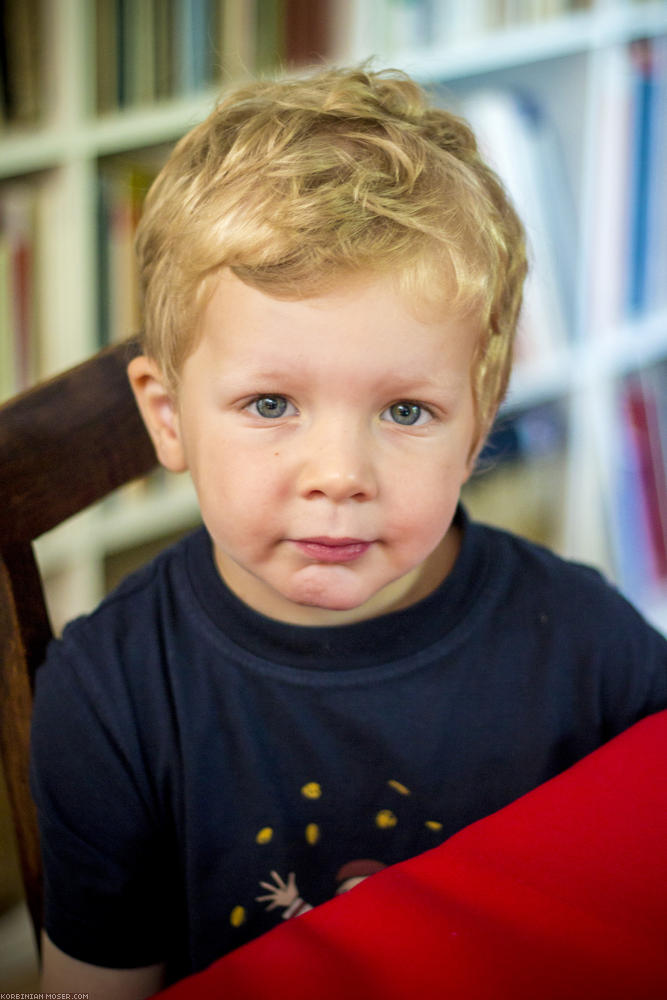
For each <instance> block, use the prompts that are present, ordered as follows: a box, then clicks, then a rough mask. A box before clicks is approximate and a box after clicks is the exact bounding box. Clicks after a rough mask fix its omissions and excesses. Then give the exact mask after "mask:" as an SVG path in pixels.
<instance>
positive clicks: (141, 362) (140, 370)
mask: <svg viewBox="0 0 667 1000" xmlns="http://www.w3.org/2000/svg"><path fill="white" fill-rule="evenodd" d="M127 375H128V378H129V380H130V385H131V386H132V392H133V393H134V398H135V399H136V401H137V406H138V407H139V411H140V413H141V416H142V418H143V421H144V423H145V425H146V430H147V431H148V433H149V434H150V436H151V440H152V441H153V444H154V446H155V451H156V453H157V457H158V459H159V461H160V463H161V464H162V465H164V467H165V469H168V470H169V471H170V472H184V471H185V470H186V469H187V467H188V466H187V461H186V458H185V451H184V449H183V443H182V440H181V428H180V422H179V419H178V412H177V409H176V404H175V401H174V399H173V396H172V394H171V393H170V392H169V391H168V390H167V388H166V385H165V382H164V377H163V375H162V372H161V371H160V368H159V367H158V365H157V364H156V363H155V362H154V361H153V360H152V359H151V358H147V357H146V356H145V355H143V354H141V355H139V356H138V357H136V358H133V359H132V361H130V363H129V365H128V366H127Z"/></svg>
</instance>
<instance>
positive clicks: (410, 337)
mask: <svg viewBox="0 0 667 1000" xmlns="http://www.w3.org/2000/svg"><path fill="white" fill-rule="evenodd" d="M396 285H397V281H396V277H395V276H393V275H384V276H377V275H360V276H356V277H355V279H354V280H353V281H351V282H350V283H349V284H348V283H340V284H336V285H334V286H333V287H330V288H329V289H328V290H327V291H326V292H325V293H321V294H319V295H317V294H315V295H311V296H304V297H303V298H295V297H289V298H287V297H276V296H273V295H271V294H269V293H268V292H267V291H266V290H265V289H258V288H255V287H253V286H252V285H249V284H247V283H245V282H242V281H240V279H238V278H237V277H236V276H235V275H233V274H232V273H231V272H227V273H226V274H223V275H221V276H220V280H219V282H218V285H217V287H216V289H215V292H214V294H213V296H212V298H211V300H210V302H209V306H208V309H207V314H206V317H205V321H204V324H203V329H202V339H203V341H204V343H203V344H202V346H203V348H204V350H203V354H204V356H205V357H207V358H208V361H209V362H210V364H209V367H210V368H211V370H213V369H215V379H216V382H220V383H221V384H222V383H225V382H227V381H230V382H231V381H235V380H237V379H238V376H239V373H242V374H243V375H245V376H247V379H248V380H249V381H250V380H252V381H254V382H256V383H257V384H261V385H262V386H263V387H265V388H266V387H267V386H269V387H270V386H273V387H274V388H275V387H276V386H278V385H281V386H289V385H295V386H296V385H297V383H300V382H301V383H303V382H304V381H306V380H309V379H316V380H318V381H319V380H321V379H322V378H323V375H322V373H323V372H324V373H325V375H326V374H327V373H330V374H331V378H332V379H333V378H337V379H339V380H340V383H339V384H340V387H341V391H343V390H344V388H345V385H344V384H343V383H345V384H347V383H349V385H348V386H347V387H348V388H350V387H351V386H352V385H355V386H358V388H359V389H360V390H362V391H366V390H375V389H377V390H384V389H385V388H386V389H387V390H390V391H391V392H392V393H394V394H396V395H400V394H401V393H402V392H405V393H406V394H414V393H416V392H417V391H418V390H421V391H428V390H429V389H431V388H433V389H436V388H437V389H439V390H440V391H442V390H443V389H447V388H449V387H451V390H452V391H453V392H454V391H458V389H459V387H460V385H461V384H462V383H463V382H465V381H467V376H468V374H469V366H470V363H471V360H472V353H473V350H474V345H475V341H476V337H475V332H474V330H473V329H472V327H471V325H470V324H469V323H467V322H465V321H462V320H461V319H459V318H457V317H456V316H453V315H452V314H451V312H449V313H448V311H447V309H446V308H443V309H441V310H435V309H429V310H428V311H426V312H422V311H421V310H417V309H413V308H410V307H409V302H406V301H405V300H404V296H403V295H402V294H401V293H400V291H399V290H398V289H397V287H396ZM362 387H363V389H362Z"/></svg>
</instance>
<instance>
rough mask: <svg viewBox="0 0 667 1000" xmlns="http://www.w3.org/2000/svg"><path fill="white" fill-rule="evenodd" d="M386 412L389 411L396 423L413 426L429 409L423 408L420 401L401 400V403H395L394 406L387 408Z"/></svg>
mask: <svg viewBox="0 0 667 1000" xmlns="http://www.w3.org/2000/svg"><path fill="white" fill-rule="evenodd" d="M385 413H389V415H390V418H391V420H393V421H394V423H395V424H401V425H402V426H403V427H412V426H413V425H414V424H416V423H418V422H419V421H420V420H421V418H422V416H424V415H426V414H427V411H425V410H423V409H422V407H421V406H419V404H418V403H409V402H406V401H405V400H401V402H400V403H394V405H393V406H389V407H388V408H387V409H386V410H385Z"/></svg>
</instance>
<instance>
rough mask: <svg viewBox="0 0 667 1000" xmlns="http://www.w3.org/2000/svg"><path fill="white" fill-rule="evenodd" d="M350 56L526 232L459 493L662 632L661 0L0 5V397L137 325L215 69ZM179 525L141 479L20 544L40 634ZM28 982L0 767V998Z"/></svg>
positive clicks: (666, 214)
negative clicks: (406, 79)
mask: <svg viewBox="0 0 667 1000" xmlns="http://www.w3.org/2000/svg"><path fill="white" fill-rule="evenodd" d="M369 57H374V58H375V63H374V65H375V67H376V68H384V67H389V66H393V67H398V68H401V69H404V70H407V71H408V72H410V73H411V74H413V75H414V76H415V77H416V78H417V79H419V80H420V81H421V82H422V83H424V84H425V85H427V86H428V88H429V89H430V90H431V91H432V93H433V95H434V97H435V99H436V100H437V101H438V102H439V103H441V104H443V105H444V106H447V107H450V108H452V109H453V110H455V111H457V112H458V113H460V114H463V115H464V116H465V117H467V118H468V119H469V120H470V122H471V123H472V124H473V126H474V128H475V130H476V132H477V134H478V138H479V141H480V143H481V145H482V147H483V149H484V150H485V153H486V155H487V158H488V159H489V160H490V161H491V163H492V164H493V165H494V166H495V168H496V169H497V170H498V172H499V173H500V175H501V177H502V178H503V180H504V182H505V184H506V186H507V188H508V190H509V192H510V194H511V195H512V197H513V198H514V201H515V203H516V205H517V207H518V209H519V211H520V213H521V214H522V216H523V218H524V221H525V222H526V225H527V229H528V234H529V239H530V254H531V267H532V269H531V275H530V278H529V283H528V287H527V290H526V301H525V307H524V311H523V316H522V320H521V327H520V333H519V338H518V343H517V352H516V365H515V374H514V377H513V380H512V384H511V387H510V391H509V394H508V397H507V400H506V402H505V404H504V406H503V408H502V411H501V414H500V416H499V418H498V422H497V426H496V428H495V430H494V433H493V434H492V436H491V439H490V441H489V444H488V446H487V448H486V450H485V452H484V454H483V455H482V458H481V461H480V468H479V471H478V473H477V474H476V475H475V477H474V478H473V480H472V481H471V483H470V484H469V485H468V486H467V487H466V497H465V499H466V503H467V504H468V507H469V509H470V510H471V511H472V513H473V514H474V515H476V516H479V517H481V518H483V519H485V520H487V521H490V522H493V523H496V524H500V525H501V526H503V527H507V528H509V529H511V530H514V531H517V532H519V533H522V534H525V535H528V536H529V537H530V538H533V539H535V540H537V541H540V542H543V543H545V544H547V545H549V546H550V547H552V548H554V549H556V550H557V551H558V552H560V553H562V554H564V555H566V556H568V557H572V558H576V559H579V560H581V561H585V562H588V563H592V564H593V565H595V566H597V567H598V568H600V569H601V570H602V571H603V572H605V573H606V574H607V575H608V577H609V578H610V579H611V580H612V581H614V582H615V583H616V584H617V585H618V587H619V588H620V589H621V590H623V592H624V593H626V594H627V595H628V596H629V597H630V598H631V599H632V600H633V601H634V602H635V603H636V604H637V605H638V606H639V607H640V608H641V610H642V611H643V612H644V614H645V615H647V616H648V617H649V618H650V619H651V620H652V621H653V622H654V623H656V624H657V626H658V627H659V628H661V629H662V630H663V631H665V632H667V471H666V469H667V2H665V0H465V2H458V0H3V2H1V3H0V401H2V400H5V399H8V398H10V397H11V396H12V395H14V394H15V393H17V392H19V391H20V390H21V389H23V388H25V387H27V386H29V385H31V384H33V383H34V382H35V381H37V380H39V379H41V378H43V377H45V376H48V375H50V374H53V373H55V372H57V371H60V370H62V369H64V368H66V367H68V366H69V365H71V364H73V363H75V362H77V361H79V360H81V359H83V358H84V357H86V356H88V355H90V354H92V353H94V352H95V351H96V350H97V349H98V348H100V347H101V346H102V345H104V344H107V343H110V342H112V341H116V340H120V339H123V338H125V337H126V336H128V335H129V334H131V333H132V332H134V331H136V330H137V329H138V328H139V326H140V317H139V310H138V296H137V283H136V276H135V273H134V267H133V253H132V239H133V232H134V228H135V226H136V223H137V219H138V216H139V214H140V211H141V204H142V201H143V197H144V195H145V192H146V190H147V188H148V187H149V185H150V183H151V181H152V178H153V177H154V176H155V174H156V172H157V171H158V170H159V168H160V165H161V164H162V163H163V162H164V160H165V158H166V156H167V155H168V152H169V150H170V148H171V147H172V145H173V144H174V142H175V141H176V140H177V139H178V138H179V136H181V135H182V134H183V133H184V132H186V131H188V129H189V128H190V127H191V126H192V125H194V124H195V123H196V122H197V121H199V120H201V119H202V118H203V117H205V115H206V114H207V113H208V111H209V110H210V109H211V108H212V107H213V105H214V103H215V100H216V96H217V95H218V94H219V92H220V88H221V86H223V85H225V84H229V83H231V82H234V81H236V80H240V79H242V78H243V77H246V76H249V75H256V74H258V73H260V74H262V73H268V74H270V73H273V72H275V71H276V70H277V69H283V68H288V69H290V70H291V69H293V68H294V69H296V68H298V67H306V66H309V65H313V64H322V63H327V62H333V63H337V64H351V63H358V62H360V61H362V60H366V59H368V58H369ZM196 523H197V511H196V506H195V503H194V496H193V493H192V490H191V487H190V485H189V482H188V481H187V479H185V478H184V477H172V478H167V477H166V476H165V475H162V474H155V475H153V476H151V477H150V478H149V479H148V480H146V481H142V482H140V483H137V484H133V485H132V486H131V487H130V488H128V489H125V490H123V491H120V492H119V493H118V494H117V495H115V496H113V497H111V498H110V499H108V500H106V501H105V502H104V503H102V504H100V505H98V506H96V507H95V508H93V509H91V510H90V511H88V512H86V513H85V514H84V515H82V516H80V517H78V518H76V519H73V520H72V521H71V522H69V523H67V524H66V525H64V526H63V527H62V528H60V529H58V530H57V531H56V532H53V533H52V534H50V535H49V536H45V537H44V538H43V539H40V540H39V541H38V543H37V549H38V559H39V561H40V565H41V567H42V569H43V571H44V572H45V574H46V575H47V577H48V589H49V594H48V603H49V608H50V612H51V616H52V619H53V625H54V629H55V630H56V631H57V630H58V629H60V628H61V627H62V624H63V623H64V622H65V621H67V620H68V619H69V618H71V617H73V616H74V615H76V614H78V613H81V612H83V611H87V610H90V609H91V608H92V607H93V606H94V605H96V604H97V603H98V601H99V599H100V598H101V597H102V596H103V595H104V593H106V592H107V591H108V589H109V588H111V587H112V586H114V584H115V583H116V582H118V580H119V579H120V578H121V577H122V576H124V575H125V574H126V573H127V572H128V571H129V570H131V569H133V568H134V567H135V566H137V565H139V564H141V563H142V562H144V561H145V560H146V559H148V558H150V557H151V556H152V555H153V554H154V553H155V552H156V551H158V550H159V549H160V548H161V547H162V546H164V545H165V544H168V543H169V542H171V541H172V540H173V539H174V538H176V537H178V536H179V535H180V534H182V533H183V532H184V531H186V530H189V529H190V528H191V527H192V526H193V525H194V524H196ZM36 983H37V978H36V960H35V950H34V943H33V941H32V939H31V936H30V930H29V923H28V918H27V914H26V911H25V907H24V905H23V903H22V893H21V887H20V879H19V876H18V869H17V864H16V851H15V843H14V840H13V833H12V827H11V821H10V819H9V815H8V811H7V805H6V795H5V791H4V784H3V783H2V775H1V774H0V990H5V991H7V990H20V989H29V988H31V987H35V986H36Z"/></svg>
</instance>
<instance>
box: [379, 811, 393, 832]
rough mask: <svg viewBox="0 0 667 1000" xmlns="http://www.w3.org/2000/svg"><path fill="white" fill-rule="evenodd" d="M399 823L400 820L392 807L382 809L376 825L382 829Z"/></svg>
mask: <svg viewBox="0 0 667 1000" xmlns="http://www.w3.org/2000/svg"><path fill="white" fill-rule="evenodd" d="M397 823H398V820H397V819H396V817H395V816H394V814H393V812H392V811H391V809H381V810H380V812H379V813H378V814H377V816H376V817H375V825H376V826H379V827H380V829H381V830H388V829H390V828H391V827H392V826H396V824H397Z"/></svg>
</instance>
